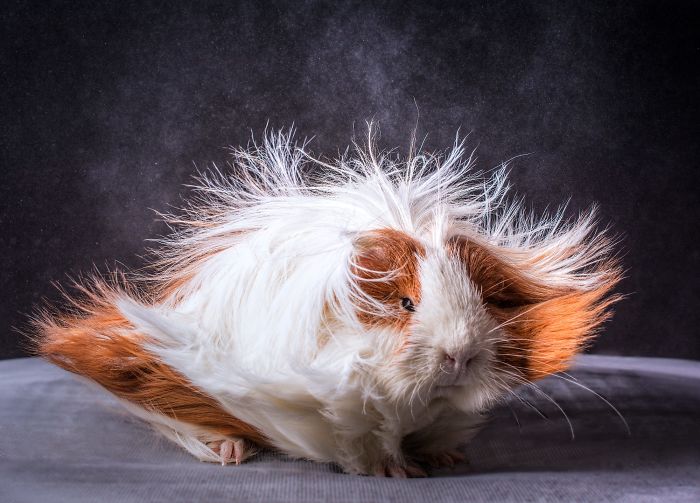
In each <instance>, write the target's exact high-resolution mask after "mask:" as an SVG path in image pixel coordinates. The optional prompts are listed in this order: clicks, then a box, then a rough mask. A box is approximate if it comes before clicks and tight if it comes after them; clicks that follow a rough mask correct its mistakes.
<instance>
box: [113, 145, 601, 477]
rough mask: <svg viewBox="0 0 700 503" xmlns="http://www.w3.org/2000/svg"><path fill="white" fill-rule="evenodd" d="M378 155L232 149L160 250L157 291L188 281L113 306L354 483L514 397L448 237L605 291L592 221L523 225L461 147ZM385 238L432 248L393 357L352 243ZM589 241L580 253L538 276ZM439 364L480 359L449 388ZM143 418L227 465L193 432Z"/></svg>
mask: <svg viewBox="0 0 700 503" xmlns="http://www.w3.org/2000/svg"><path fill="white" fill-rule="evenodd" d="M371 143H372V142H371V133H370V144H369V146H368V148H367V149H366V150H363V149H359V148H358V149H356V150H355V151H354V153H353V154H352V155H346V156H344V157H342V158H341V159H339V160H338V161H336V162H334V163H326V162H322V161H318V160H314V159H312V158H310V156H308V154H307V153H306V152H305V150H304V146H301V147H297V146H296V145H294V144H293V143H292V135H291V134H289V135H284V134H282V133H278V134H271V135H268V136H266V137H265V140H264V142H263V144H262V145H261V146H257V145H254V146H253V148H251V149H249V150H236V151H234V163H233V167H234V170H233V172H232V173H231V174H222V173H221V172H219V171H218V169H217V170H214V171H213V173H210V174H208V175H203V176H202V177H201V179H200V186H199V187H198V191H199V197H198V199H197V201H195V203H194V204H193V205H192V206H191V207H189V208H188V209H187V210H186V213H185V216H184V217H182V218H177V219H175V218H172V221H173V222H174V223H175V224H178V230H177V231H176V232H175V234H174V235H173V236H172V237H171V238H169V239H167V240H166V241H165V242H164V245H165V247H164V249H162V250H161V251H160V254H161V258H162V259H163V264H164V265H163V268H162V269H161V271H160V273H159V275H158V276H157V280H158V281H164V280H167V279H168V278H174V277H177V276H178V275H180V274H184V273H183V271H186V272H188V275H187V281H185V282H184V283H183V284H182V285H180V286H179V288H178V289H177V291H176V292H172V294H171V295H170V296H169V297H167V298H165V299H162V301H160V302H159V303H157V304H155V305H145V304H143V303H138V302H136V301H133V300H131V299H129V298H126V297H124V298H123V299H122V300H121V301H120V302H119V308H120V310H121V311H122V313H123V314H124V316H125V317H126V318H128V319H129V320H130V321H131V322H132V323H133V324H134V326H135V327H136V329H137V330H138V331H140V332H142V333H145V334H147V335H149V336H150V337H151V338H152V339H153V340H154V341H155V342H154V343H153V344H152V346H151V347H149V349H150V350H152V351H153V352H154V353H156V354H157V355H158V356H159V357H160V358H161V359H163V360H164V361H165V362H166V363H167V364H169V365H170V366H172V367H173V368H175V369H177V370H178V371H179V372H181V373H182V374H184V375H185V376H186V377H187V378H188V379H189V380H190V381H192V382H193V383H194V384H195V385H196V386H198V387H199V388H201V389H202V390H204V391H205V392H206V393H208V394H209V395H211V396H212V397H214V398H215V399H216V400H218V401H219V402H220V404H221V405H222V407H223V408H224V409H225V410H227V411H228V412H230V413H231V414H232V415H234V416H236V417H238V418H240V419H241V420H243V421H246V422H247V423H250V424H251V425H253V426H255V427H256V428H258V429H259V430H260V431H261V432H262V433H263V434H264V435H265V436H266V437H267V438H269V439H270V441H271V442H272V443H273V444H274V445H275V446H276V447H277V448H279V449H281V450H282V451H284V452H286V453H288V454H290V455H292V456H298V457H304V458H310V459H314V460H318V461H335V462H338V463H339V464H340V465H342V466H343V467H344V468H345V469H346V470H348V471H350V472H355V473H368V472H372V471H373V470H375V469H376V468H377V467H378V466H381V465H382V463H385V462H386V461H387V460H388V459H389V460H398V461H399V462H400V461H401V460H403V456H404V450H405V449H404V448H406V447H409V448H411V449H413V450H415V451H421V452H425V453H430V452H440V451H441V450H444V449H447V448H450V447H454V446H455V445H456V444H458V443H460V442H463V441H466V440H468V438H469V436H470V435H471V434H473V432H474V431H475V428H476V426H477V424H478V423H479V418H480V414H481V412H482V411H483V410H485V408H486V407H488V406H489V405H490V404H492V403H493V401H494V400H496V399H497V398H499V397H500V396H501V395H502V393H503V386H502V383H503V380H504V379H506V377H505V376H500V381H498V380H497V379H496V378H495V377H494V375H493V369H492V365H491V364H492V358H493V344H494V342H493V341H494V340H495V339H496V338H497V337H499V336H500V331H499V330H495V331H494V329H495V328H496V323H495V322H494V320H493V319H492V318H491V317H490V316H489V315H488V314H487V313H486V311H485V309H484V308H483V306H482V301H481V299H480V297H479V292H477V291H476V290H475V288H474V286H473V285H472V284H471V282H470V281H469V278H467V277H466V275H465V273H464V272H463V268H460V267H459V266H458V265H457V264H455V263H454V259H450V258H449V257H448V256H447V255H446V254H445V253H444V250H443V243H444V241H445V239H446V238H448V237H450V236H454V235H462V236H467V237H469V238H470V239H473V240H475V241H478V242H480V243H482V244H483V245H485V246H488V247H490V248H491V249H492V250H493V251H494V253H497V254H499V256H500V257H501V258H503V259H504V260H508V261H509V262H510V263H512V264H514V265H515V266H518V265H519V264H529V265H528V268H529V270H530V272H531V273H532V274H536V275H537V277H538V278H539V280H540V281H542V282H545V283H550V284H552V285H564V286H571V287H576V288H588V287H592V286H594V285H595V284H596V283H597V281H598V280H599V278H597V277H596V276H595V274H594V273H590V272H587V270H588V269H587V268H588V266H589V265H590V264H591V263H593V262H595V261H596V260H599V259H600V258H601V257H602V256H603V255H604V254H605V253H606V252H607V245H606V242H605V241H604V239H603V238H601V237H598V236H596V235H591V233H592V227H593V224H594V212H593V211H590V212H589V213H586V214H585V215H582V216H581V217H580V218H579V219H578V220H576V221H575V222H572V223H571V222H569V223H567V222H565V221H564V220H563V217H562V212H561V211H560V212H558V213H556V215H554V216H552V217H548V218H544V219H535V218H533V217H531V216H529V215H527V214H525V212H524V211H523V210H522V209H521V208H520V206H518V205H517V204H513V203H510V204H509V203H507V202H506V200H505V194H506V191H507V189H508V186H507V183H506V178H505V166H504V167H503V168H502V169H501V170H498V171H496V172H495V173H494V174H493V175H492V176H491V177H490V178H485V177H484V176H483V175H481V174H479V173H476V174H475V173H472V171H471V168H472V158H471V156H468V157H467V158H466V159H465V156H464V154H465V152H464V146H463V143H462V142H456V144H455V145H454V148H453V149H452V150H451V151H450V152H449V153H447V154H446V155H444V156H436V155H431V154H427V153H417V154H414V155H412V156H411V157H410V158H409V159H408V160H406V161H400V160H399V159H397V158H396V157H395V156H391V155H388V154H376V153H375V151H374V149H373V147H372V145H371ZM381 228H391V229H396V230H400V231H403V232H406V233H408V234H409V235H411V236H413V237H414V238H416V239H418V240H419V241H420V242H421V243H423V245H424V246H425V247H426V250H427V254H426V257H425V258H424V259H422V260H421V262H420V271H421V272H420V275H421V284H422V285H423V291H422V302H421V304H420V305H419V306H417V310H416V312H415V314H414V316H415V318H416V323H415V327H416V328H415V330H414V331H413V333H412V335H411V337H412V341H413V342H414V345H413V346H412V347H411V348H410V350H408V351H406V352H403V353H400V354H398V356H397V352H396V349H397V345H398V344H399V342H400V340H401V336H400V335H398V334H396V333H392V330H390V329H371V330H370V329H366V328H363V326H362V325H361V324H360V323H359V321H358V319H357V317H356V314H355V310H356V305H357V302H356V300H357V296H358V295H359V293H358V292H359V289H358V288H357V285H356V278H354V277H353V274H352V272H351V270H352V259H353V251H354V242H355V240H356V238H357V236H358V235H360V234H361V233H363V232H366V231H370V230H373V229H381ZM582 243H588V244H587V245H585V246H584V247H583V248H580V250H581V251H579V252H577V253H575V254H574V255H564V254H562V255H558V254H557V253H556V252H555V253H548V254H547V256H548V257H549V258H547V259H546V260H538V261H535V262H534V263H533V261H532V259H533V257H539V256H542V255H543V252H544V251H550V252H551V251H552V250H566V249H571V246H573V245H579V246H580V245H581V244H582ZM324 307H325V309H324ZM375 307H376V308H378V309H380V308H382V306H375ZM445 352H449V353H450V354H452V353H458V354H459V355H460V356H464V357H467V356H476V359H475V360H474V362H473V364H471V365H470V366H469V368H468V371H467V372H466V373H465V374H464V375H448V374H449V373H446V372H444V368H442V367H441V365H442V364H443V358H444V353H445ZM499 382H500V384H499ZM448 384H452V386H448ZM145 419H146V420H149V421H152V422H155V423H157V424H158V426H159V428H160V429H161V430H163V431H165V432H166V433H167V434H168V436H169V438H171V439H173V440H175V441H178V442H179V443H180V444H181V445H182V446H183V447H184V448H186V449H188V450H189V451H190V452H192V453H193V454H194V455H196V456H197V457H199V458H202V459H209V458H212V459H216V455H214V453H212V452H210V451H209V450H208V448H206V446H204V444H202V443H201V442H200V441H199V440H197V436H198V435H197V433H196V432H194V431H189V430H191V428H189V427H184V426H183V427H178V425H177V424H176V423H175V422H173V421H170V422H167V423H166V422H163V421H156V420H155V419H153V418H152V417H151V418H149V417H145ZM188 428H189V429H188ZM402 443H403V445H402Z"/></svg>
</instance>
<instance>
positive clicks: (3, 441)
mask: <svg viewBox="0 0 700 503" xmlns="http://www.w3.org/2000/svg"><path fill="white" fill-rule="evenodd" d="M571 374H572V375H573V376H574V377H576V378H577V379H578V381H579V382H580V383H582V384H585V385H586V386H588V387H590V388H592V389H594V390H596V391H597V392H598V393H600V394H601V395H603V396H604V397H606V398H607V399H608V400H609V401H610V402H612V403H613V404H614V405H615V406H616V407H617V408H618V409H619V410H620V411H621V413H622V414H623V415H624V417H625V418H626V419H627V421H628V423H629V427H630V429H631V435H629V434H628V433H627V430H626V429H625V426H624V424H623V423H622V421H621V420H620V419H619V418H618V417H617V416H616V414H615V413H614V412H613V411H612V410H611V409H610V408H609V407H608V406H607V405H606V404H605V403H604V402H603V401H602V400H601V399H599V398H597V397H595V396H594V395H593V394H591V393H589V392H587V391H585V390H583V389H582V388H580V387H578V386H575V385H573V384H571V383H567V382H565V381H564V380H561V379H557V378H548V379H546V380H545V381H543V382H541V383H540V386H541V388H542V389H543V390H544V391H546V393H547V394H549V395H550V396H551V397H553V399H554V400H556V402H557V403H559V404H560V406H561V407H562V408H563V409H564V410H565V411H566V413H567V414H568V416H569V418H570V420H571V423H572V426H573V429H574V431H575V439H573V440H572V438H571V433H570V431H569V426H568V424H567V421H566V420H565V419H564V417H563V416H562V414H561V412H559V410H558V409H557V408H556V407H555V406H554V405H553V404H552V403H551V402H549V401H548V400H547V399H546V398H544V397H543V396H542V395H539V394H538V393H537V392H535V391H533V390H528V389H523V390H521V391H520V392H519V393H520V395H521V396H525V397H527V398H528V399H529V400H530V401H531V402H532V403H534V404H535V405H536V406H537V407H538V408H539V409H540V410H541V411H542V412H543V413H544V414H545V415H546V416H547V418H546V419H545V418H542V417H540V416H539V415H538V414H537V413H536V412H534V411H533V410H532V409H530V408H529V407H528V406H527V405H525V404H523V403H520V402H518V401H516V400H513V401H512V403H511V404H510V405H507V406H502V407H499V408H498V409H496V410H495V411H494V413H493V419H492V421H491V422H490V423H489V425H488V426H487V427H486V429H485V430H484V431H483V432H482V433H481V434H479V435H478V437H477V438H476V439H475V440H474V441H473V442H472V443H471V444H470V445H469V446H468V447H467V448H466V454H467V455H468V457H469V459H470V460H471V464H470V466H466V465H465V466H459V467H457V468H456V469H454V470H448V469H444V470H433V471H432V477H431V478H429V479H414V480H394V479H378V478H373V477H360V476H351V475H345V474H342V473H340V472H339V470H338V469H337V468H335V467H333V466H330V465H322V464H315V463H311V462H305V461H293V460H288V459H285V458H284V457H283V456H280V455H277V454H273V453H267V452H266V453H262V454H260V455H258V456H257V457H255V458H253V459H252V460H250V461H248V462H246V463H245V464H243V465H241V466H233V465H229V466H226V467H222V466H218V465H214V464H206V463H201V462H199V461H197V460H195V459H193V458H192V457H190V456H189V455H188V454H186V453H185V452H183V451H181V450H180V449H179V448H178V447H176V446H175V445H172V444H170V443H168V442H166V441H164V440H161V439H160V438H159V437H158V436H157V435H156V434H155V433H153V432H152V431H151V430H150V429H149V428H148V427H147V426H146V425H144V424H142V423H140V422H139V421H137V420H135V419H132V418H131V417H130V416H129V415H127V414H126V413H125V412H123V410H122V409H121V408H120V406H119V405H118V403H116V402H115V401H114V400H113V399H112V398H111V397H109V396H108V395H107V394H106V393H104V392H102V391H101V390H99V389H96V388H95V387H92V386H89V385H86V384H85V383H84V382H81V381H80V380H78V379H76V378H75V377H74V376H72V375H71V374H69V373H67V372H64V371H62V370H60V369H58V368H56V367H53V366H50V365H48V364H46V363H44V362H42V361H40V360H37V359H20V360H9V361H4V362H0V501H1V502H3V503H11V502H12V503H13V502H31V503H38V502H45V501H51V502H53V501H56V502H59V501H65V502H83V501H100V502H112V501H120V502H131V501H134V502H145V501H158V502H160V501H162V502H180V501H182V502H191V501H204V502H219V501H261V502H277V501H299V502H302V501H303V502H325V501H339V502H345V501H397V502H402V503H405V502H412V501H420V502H422V503H424V502H426V501H427V502H429V503H437V502H442V501H469V502H475V501H596V502H598V501H629V502H639V501H664V502H667V501H700V485H699V484H700V363H698V362H688V361H681V360H677V361H674V360H659V359H650V358H617V357H600V356H589V357H583V358H582V359H581V360H579V364H578V365H577V367H576V369H575V370H573V371H572V372H571ZM516 418H517V419H516Z"/></svg>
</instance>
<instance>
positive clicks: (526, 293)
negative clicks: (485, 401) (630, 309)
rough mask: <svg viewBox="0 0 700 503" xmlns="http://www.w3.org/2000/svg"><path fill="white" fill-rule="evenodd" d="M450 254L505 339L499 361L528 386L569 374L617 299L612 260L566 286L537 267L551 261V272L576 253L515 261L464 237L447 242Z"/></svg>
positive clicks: (616, 270)
mask: <svg viewBox="0 0 700 503" xmlns="http://www.w3.org/2000/svg"><path fill="white" fill-rule="evenodd" d="M448 249H450V250H451V251H452V252H453V253H455V254H456V255H457V256H458V257H459V259H460V260H461V261H462V262H463V264H464V266H465V268H466V270H467V273H468V275H469V277H470V279H471V281H472V282H473V283H474V284H475V285H476V286H477V287H478V288H480V290H481V292H482V297H483V301H484V305H485V307H486V309H488V311H489V312H490V313H491V314H492V316H493V317H494V318H495V319H496V321H497V322H498V323H499V324H500V325H501V326H502V330H503V332H504V333H505V334H506V335H507V336H506V337H505V340H503V341H499V342H498V355H499V360H500V361H502V362H503V363H504V364H507V366H508V367H509V369H508V370H510V371H512V370H513V367H515V368H517V369H518V370H520V371H521V372H522V374H523V375H524V376H525V377H526V378H527V379H530V380H534V379H540V378H542V377H545V376H547V375H549V374H552V373H555V372H559V371H562V370H565V369H566V368H568V367H569V365H570V364H571V361H572V359H573V357H574V356H575V355H576V354H577V353H579V352H580V351H581V350H582V349H583V348H584V346H585V345H586V343H587V342H589V341H590V339H591V338H592V337H593V336H594V335H595V333H596V331H597V329H598V328H599V327H600V325H601V324H602V323H603V322H604V321H605V320H607V319H608V318H609V317H610V314H611V313H610V309H609V308H610V306H611V305H612V304H613V303H615V302H616V301H617V300H619V298H620V296H619V295H614V294H612V293H611V292H612V290H613V288H614V286H615V285H616V284H617V282H618V281H619V279H620V276H621V273H620V269H619V267H618V265H617V262H616V260H615V259H603V260H600V261H598V262H596V263H595V264H594V265H593V266H592V268H588V269H586V270H571V271H570V272H569V275H570V277H571V279H570V280H569V281H567V276H566V275H563V274H559V275H558V276H557V277H556V279H555V278H553V277H552V276H548V275H547V274H545V273H543V272H542V271H543V270H544V268H543V267H538V266H539V265H541V264H543V263H547V261H548V260H549V261H550V264H549V265H550V270H552V267H551V261H552V260H565V259H566V258H567V257H569V258H570V257H571V256H573V253H574V251H571V252H563V253H562V251H561V250H559V251H558V254H557V255H556V256H550V257H547V256H546V255H544V254H539V255H536V256H533V257H525V256H519V257H515V256H513V255H509V254H508V253H506V252H503V251H500V250H499V249H498V248H495V247H490V246H488V245H484V244H478V243H476V242H473V241H470V240H468V239H466V238H463V237H457V238H452V239H451V240H449V241H448ZM582 277H585V278H586V279H587V281H581V278H582Z"/></svg>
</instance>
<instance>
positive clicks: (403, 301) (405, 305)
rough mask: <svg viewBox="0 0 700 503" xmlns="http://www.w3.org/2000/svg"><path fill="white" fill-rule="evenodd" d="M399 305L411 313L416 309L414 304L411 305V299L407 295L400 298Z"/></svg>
mask: <svg viewBox="0 0 700 503" xmlns="http://www.w3.org/2000/svg"><path fill="white" fill-rule="evenodd" d="M401 307H403V308H404V309H405V310H406V311H409V312H411V313H412V312H413V311H415V310H416V306H414V305H413V301H412V300H411V299H409V298H408V297H403V298H402V299H401Z"/></svg>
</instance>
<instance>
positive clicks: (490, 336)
mask: <svg viewBox="0 0 700 503" xmlns="http://www.w3.org/2000/svg"><path fill="white" fill-rule="evenodd" d="M438 241H439V242H438V243H437V244H436V243H435V240H421V239H419V238H417V237H414V236H411V235H409V234H407V233H404V232H401V231H397V230H392V229H380V230H375V231H370V232H366V233H363V234H361V235H360V236H358V238H357V239H356V243H355V245H356V253H355V256H354V258H353V266H352V267H353V275H354V277H355V282H356V286H357V290H358V294H357V300H356V302H355V303H356V305H357V315H358V318H359V320H360V322H361V323H362V324H363V325H364V327H365V329H366V330H367V331H368V332H369V333H371V334H372V336H373V337H375V340H373V343H374V344H375V348H376V351H378V352H379V353H380V357H379V361H380V363H379V364H377V365H375V366H374V367H373V369H374V372H375V374H376V376H375V377H376V379H377V380H378V381H379V382H380V383H381V385H382V386H383V388H384V390H385V391H386V392H388V393H389V394H391V395H393V396H394V398H395V399H397V400H401V399H402V398H403V399H406V400H413V399H419V400H421V401H422V402H424V403H425V402H426V401H428V400H431V399H432V398H435V397H447V398H448V399H449V400H450V401H452V402H453V404H454V405H455V406H457V407H459V408H461V409H462V410H468V411H478V410H481V409H483V408H485V407H487V406H488V405H490V404H491V403H493V401H494V400H496V399H498V398H499V397H501V396H503V395H504V394H506V393H508V391H509V390H511V389H512V388H514V387H516V386H517V385H519V384H523V383H526V382H529V381H532V380H535V379H539V378H541V377H544V376H546V375H548V374H551V373H554V372H557V371H561V370H564V369H565V368H567V367H568V365H569V364H570V362H571V359H572V358H573V356H574V355H575V354H576V353H577V352H579V351H580V350H581V348H582V347H583V346H584V344H585V343H586V341H588V340H589V338H590V337H591V336H592V334H593V333H594V332H595V329H596V328H597V327H598V326H599V325H600V324H601V323H602V322H603V321H604V320H605V319H606V317H607V316H608V306H609V305H610V304H611V303H612V302H613V301H614V300H615V297H614V296H610V295H609V293H610V290H611V289H612V287H613V286H614V285H615V283H616V281H617V279H618V277H619V272H618V270H617V268H616V266H615V265H614V263H613V261H610V260H607V261H606V260H602V259H601V260H600V261H598V262H597V263H596V264H592V265H590V266H589V267H588V269H585V268H583V269H580V268H579V269H576V268H570V272H571V274H573V275H578V276H577V278H578V279H579V280H580V279H581V278H584V277H585V279H586V281H578V282H576V281H574V280H571V281H567V280H566V275H562V274H559V275H558V276H557V275H555V274H549V275H547V274H546V273H545V272H546V271H550V273H551V271H556V270H557V268H556V267H555V266H554V265H553V263H554V262H557V261H559V262H561V261H563V262H562V264H565V263H566V261H567V260H569V261H572V260H582V255H581V250H580V249H575V248H576V247H574V248H572V249H570V250H567V249H552V250H550V251H549V254H547V253H546V252H541V253H538V254H537V255H532V256H528V255H526V254H524V253H523V251H522V250H519V251H514V250H508V249H505V248H503V249H500V248H499V247H497V246H493V245H489V244H487V243H486V242H484V241H481V242H479V240H478V239H470V238H468V237H467V236H465V235H447V236H446V237H444V238H441V239H440V240H438ZM581 246H584V245H581ZM584 255H585V253H584ZM562 267H563V266H562ZM561 270H562V268H560V269H559V271H561Z"/></svg>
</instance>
